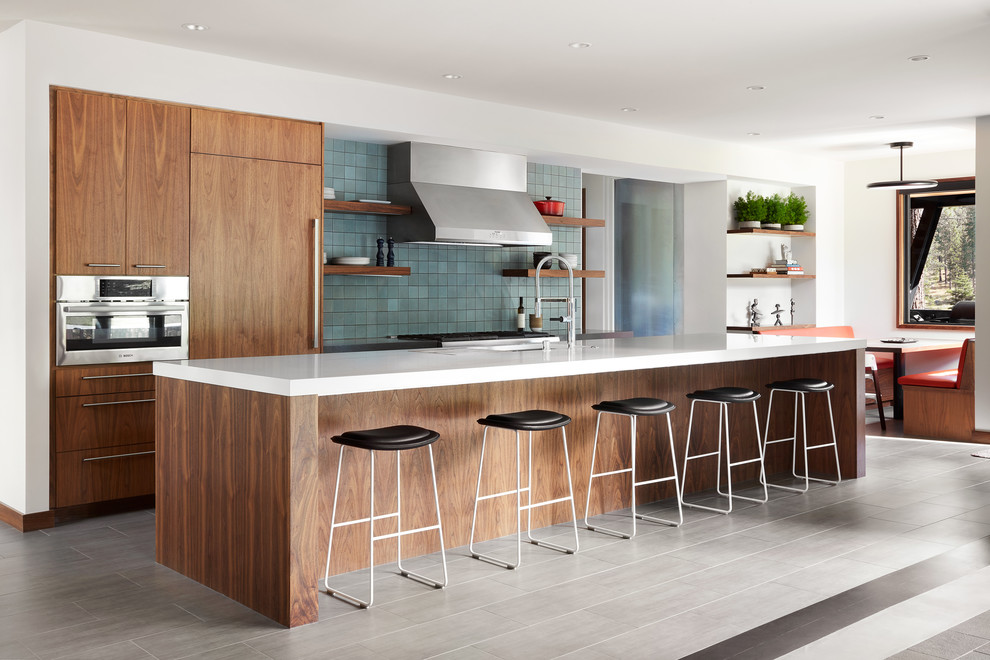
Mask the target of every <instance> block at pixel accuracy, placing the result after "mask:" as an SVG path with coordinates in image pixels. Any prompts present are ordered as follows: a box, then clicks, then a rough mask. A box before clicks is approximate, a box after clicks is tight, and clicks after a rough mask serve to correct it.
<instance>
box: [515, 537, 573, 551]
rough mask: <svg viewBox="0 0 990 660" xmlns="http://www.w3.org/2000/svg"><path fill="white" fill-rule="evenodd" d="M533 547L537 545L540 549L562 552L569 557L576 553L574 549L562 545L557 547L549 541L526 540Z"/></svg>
mask: <svg viewBox="0 0 990 660" xmlns="http://www.w3.org/2000/svg"><path fill="white" fill-rule="evenodd" d="M527 540H528V541H529V542H530V543H532V544H533V545H538V546H540V547H541V548H550V549H551V550H557V551H558V552H564V553H566V554H569V555H573V554H574V553H575V552H577V550H576V549H574V548H568V547H565V546H562V545H557V544H556V543H551V542H550V541H540V540H539V539H527Z"/></svg>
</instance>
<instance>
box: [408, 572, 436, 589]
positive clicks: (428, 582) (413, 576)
mask: <svg viewBox="0 0 990 660" xmlns="http://www.w3.org/2000/svg"><path fill="white" fill-rule="evenodd" d="M399 575H401V576H402V577H407V578H409V579H410V580H416V581H417V582H422V583H423V584H425V585H426V586H428V587H433V588H434V589H443V588H444V586H445V585H444V584H443V583H442V582H437V581H436V580H434V579H432V578H428V577H426V576H425V575H420V574H419V573H413V572H412V571H399Z"/></svg>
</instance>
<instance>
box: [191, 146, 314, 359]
mask: <svg viewBox="0 0 990 660" xmlns="http://www.w3.org/2000/svg"><path fill="white" fill-rule="evenodd" d="M190 181H191V204H190V277H189V282H190V292H189V296H190V303H189V308H190V311H189V320H190V342H189V344H190V346H189V351H190V358H219V357H248V356H259V355H296V354H301V353H314V352H319V351H320V350H321V348H320V340H319V336H320V330H319V304H320V301H319V296H318V293H317V292H318V291H319V286H320V283H321V282H320V279H322V278H319V277H318V276H317V269H318V268H320V265H319V260H320V257H318V256H316V255H317V248H318V247H319V248H322V245H318V243H322V238H321V236H319V235H318V232H319V229H318V227H319V224H320V223H319V222H318V219H320V218H322V205H323V200H322V186H323V184H322V168H321V167H320V166H318V165H304V164H300V163H285V162H279V161H267V160H254V159H249V158H232V157H228V156H213V155H206V154H195V153H194V154H193V155H192V156H191V176H190ZM314 220H317V225H316V227H317V228H316V230H315V231H314ZM320 253H322V249H320Z"/></svg>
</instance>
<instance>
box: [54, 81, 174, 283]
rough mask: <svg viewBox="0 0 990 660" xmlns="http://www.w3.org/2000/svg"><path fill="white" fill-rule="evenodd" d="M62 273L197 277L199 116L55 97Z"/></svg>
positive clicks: (163, 107) (80, 95) (157, 106)
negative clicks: (193, 182) (194, 119)
mask: <svg viewBox="0 0 990 660" xmlns="http://www.w3.org/2000/svg"><path fill="white" fill-rule="evenodd" d="M54 160H55V273H56V274H58V275H128V274H132V275H133V274H143V275H187V274H188V273H189V108H184V107H181V106H176V105H169V104H164V103H153V102H149V101H142V100H138V99H127V98H124V97H119V96H113V95H109V94H95V93H89V92H79V91H74V90H66V89H59V90H57V91H56V93H55V159H54Z"/></svg>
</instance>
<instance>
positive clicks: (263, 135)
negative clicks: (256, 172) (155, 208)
mask: <svg viewBox="0 0 990 660" xmlns="http://www.w3.org/2000/svg"><path fill="white" fill-rule="evenodd" d="M191 144H192V152H193V153H199V154H213V155H217V156H235V157H238V158H254V159H258V160H278V161H283V162H289V163H307V164H309V165H319V166H320V167H322V166H323V126H322V125H321V124H319V123H315V122H306V121H296V120H293V119H282V118H280V117H265V116H261V115H249V114H243V113H238V112H224V111H222V110H209V109H207V108H193V109H192V138H191ZM320 188H321V190H320V195H321V197H320V199H322V194H323V193H322V185H321V186H320Z"/></svg>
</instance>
